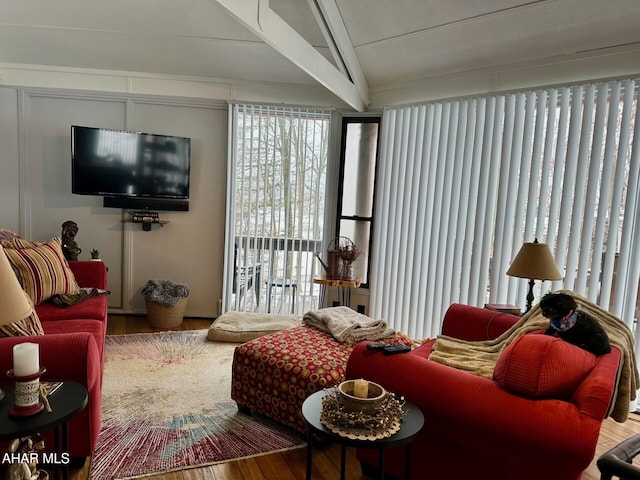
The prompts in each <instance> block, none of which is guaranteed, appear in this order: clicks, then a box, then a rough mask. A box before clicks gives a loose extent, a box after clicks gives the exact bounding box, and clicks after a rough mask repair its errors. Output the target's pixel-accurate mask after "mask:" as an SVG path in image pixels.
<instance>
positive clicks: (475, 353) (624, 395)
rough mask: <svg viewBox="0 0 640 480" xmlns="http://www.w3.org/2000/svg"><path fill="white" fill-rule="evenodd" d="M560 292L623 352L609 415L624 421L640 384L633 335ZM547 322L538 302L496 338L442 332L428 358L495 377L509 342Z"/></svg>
mask: <svg viewBox="0 0 640 480" xmlns="http://www.w3.org/2000/svg"><path fill="white" fill-rule="evenodd" d="M561 293H566V294H569V295H571V296H572V297H574V298H575V300H576V302H577V303H578V305H579V306H580V309H581V310H583V311H585V312H587V313H589V314H590V315H592V316H593V317H595V318H597V319H598V320H599V321H600V323H601V324H602V327H603V328H604V329H605V331H606V332H607V334H608V335H609V341H610V343H611V345H615V346H616V347H618V348H619V349H620V350H621V352H622V362H621V365H620V371H619V375H618V384H617V386H616V390H615V391H614V394H613V399H612V404H611V407H610V409H609V416H611V417H612V418H613V419H614V420H616V421H618V422H624V421H625V420H626V419H627V417H628V414H629V402H631V401H632V400H634V399H635V398H636V390H637V389H638V384H639V377H638V369H637V366H636V357H635V352H634V341H633V335H632V334H631V331H630V330H629V328H628V327H627V326H626V325H625V324H624V323H623V322H622V320H620V319H619V318H617V317H615V316H614V315H612V314H611V313H609V312H608V311H606V310H604V309H602V308H601V307H600V306H598V305H596V304H594V303H592V302H590V301H589V300H587V299H586V298H584V297H582V296H580V295H578V294H576V293H574V292H570V291H561ZM548 326H549V320H548V319H547V318H545V317H543V316H542V312H541V311H540V306H539V305H535V306H534V307H533V308H532V309H531V310H530V311H529V312H527V313H526V314H525V315H524V316H523V317H522V318H521V319H520V320H519V321H518V322H517V323H516V324H515V325H514V326H513V327H511V328H510V329H509V330H507V331H506V332H505V333H503V334H502V335H500V336H499V337H498V338H495V339H493V340H486V341H479V342H469V341H465V340H460V339H457V338H453V337H448V336H446V335H440V336H439V337H438V338H437V339H436V342H435V344H434V346H433V352H432V353H431V356H430V357H429V359H430V360H433V361H435V362H438V363H442V364H444V365H449V366H451V367H454V368H457V369H460V370H466V371H468V372H471V373H474V374H476V375H480V376H483V377H486V378H492V377H493V369H494V367H495V364H496V362H497V360H498V357H499V356H500V353H501V352H502V350H504V349H505V348H506V347H507V345H509V344H510V343H511V342H513V341H514V340H515V339H517V338H518V337H520V336H521V335H524V334H525V333H530V332H534V331H536V330H546V329H547V327H548Z"/></svg>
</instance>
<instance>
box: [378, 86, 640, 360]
mask: <svg viewBox="0 0 640 480" xmlns="http://www.w3.org/2000/svg"><path fill="white" fill-rule="evenodd" d="M637 98H638V80H632V79H629V80H623V81H610V82H603V83H598V84H584V85H574V86H563V87H558V88H545V89H540V90H536V91H523V92H513V93H508V94H497V95H487V96H484V97H477V98H461V99H453V100H443V101H438V102H431V103H428V104H423V105H413V106H405V107H394V108H388V109H386V110H385V111H384V113H383V122H382V131H381V135H380V136H381V146H380V160H379V165H378V174H377V180H376V205H375V208H376V215H375V230H374V235H376V241H375V242H374V251H373V252H372V256H374V259H375V262H374V263H373V264H372V270H371V272H370V278H371V287H370V288H371V300H370V308H371V316H373V317H375V318H384V319H385V320H387V321H388V322H389V324H390V325H391V326H392V327H393V328H396V329H398V330H401V331H403V332H404V333H407V334H408V335H409V336H411V337H414V338H424V337H434V336H436V335H437V334H438V333H440V330H441V321H442V318H443V316H444V313H445V311H446V309H447V308H448V307H449V305H451V304H452V303H454V302H459V303H466V304H471V305H478V306H482V305H483V304H484V303H485V302H487V300H489V301H490V302H492V303H493V302H497V303H511V304H515V305H517V306H519V307H521V308H523V307H524V299H525V295H526V290H527V282H526V281H524V280H521V279H515V278H511V277H508V276H507V275H506V274H505V272H506V271H507V269H508V268H509V265H510V263H511V261H512V260H513V258H514V256H515V254H516V252H517V251H518V250H519V248H520V246H521V245H522V243H523V242H531V241H533V240H534V238H537V239H538V240H539V241H540V242H544V243H547V244H549V246H550V247H551V251H552V253H553V254H554V256H555V260H556V263H557V264H558V266H559V268H560V271H561V272H563V273H564V279H563V281H561V282H553V283H551V284H550V283H548V282H545V283H544V284H542V282H536V287H537V291H536V292H535V294H536V300H538V299H539V298H540V295H541V293H543V291H545V292H546V291H548V290H557V289H561V288H563V289H568V290H572V291H574V292H576V293H578V294H580V295H582V296H584V297H586V298H588V299H589V300H590V301H592V302H594V303H597V304H599V305H601V306H602V307H603V308H605V309H607V310H609V311H611V312H612V313H613V314H614V315H616V316H618V317H620V318H621V319H622V320H623V321H624V322H625V323H626V324H627V326H629V327H630V328H632V329H633V328H634V324H635V321H636V318H637V317H638V315H639V314H640V303H638V301H637V297H638V278H639V276H640V228H639V226H640V184H639V182H638V178H640V123H638V118H639V117H638V113H639V111H640V110H639V109H640V106H639V105H638V101H637ZM638 352H639V353H640V347H638Z"/></svg>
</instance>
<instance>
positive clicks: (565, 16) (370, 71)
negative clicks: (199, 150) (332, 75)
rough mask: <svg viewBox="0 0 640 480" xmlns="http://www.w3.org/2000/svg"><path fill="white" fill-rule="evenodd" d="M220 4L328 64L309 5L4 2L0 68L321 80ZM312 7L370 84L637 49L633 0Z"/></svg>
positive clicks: (298, 0) (435, 0) (282, 0)
mask: <svg viewBox="0 0 640 480" xmlns="http://www.w3.org/2000/svg"><path fill="white" fill-rule="evenodd" d="M226 1H229V2H237V3H236V4H247V5H252V4H255V5H257V4H258V2H259V1H261V5H265V4H266V5H267V6H268V7H270V8H271V10H272V11H273V12H275V14H277V15H278V16H279V17H280V18H281V19H282V20H284V21H285V22H286V23H288V24H289V25H290V26H291V27H292V28H293V29H294V30H295V31H296V32H298V33H299V34H300V35H301V36H302V37H304V39H305V40H306V41H307V42H309V43H310V44H311V45H312V46H313V47H315V50H316V51H317V52H319V53H320V54H321V55H322V56H323V57H324V58H326V59H328V60H329V61H330V62H332V63H335V62H334V60H333V56H332V54H331V52H330V50H329V48H328V47H327V41H326V40H325V37H324V36H323V34H322V32H321V29H320V27H319V26H318V23H317V22H316V19H315V17H314V15H313V13H312V8H311V7H310V3H312V2H313V1H314V0H271V1H268V0H108V1H105V0H100V1H97V0H1V1H0V63H5V64H29V65H45V66H57V67H77V68H90V69H101V70H103V69H109V70H110V69H113V70H119V71H129V72H147V73H154V74H171V75H188V76H198V77H210V78H216V79H230V80H237V81H262V82H285V83H301V84H317V82H318V80H317V78H313V77H312V76H310V75H309V74H307V73H306V72H305V70H304V69H303V68H300V65H299V63H300V62H296V61H295V60H294V61H291V60H289V59H288V58H286V57H285V55H286V52H284V53H278V51H277V50H276V49H274V48H272V46H271V45H270V44H268V43H267V42H265V41H264V39H263V37H262V36H261V35H257V34H255V33H254V32H252V31H251V30H250V29H249V28H247V27H246V26H245V24H246V23H241V22H239V21H238V20H237V16H235V15H234V16H232V15H231V14H230V13H229V12H228V11H227V9H225V7H224V6H223V4H225V3H226ZM316 1H318V2H319V3H321V4H322V3H324V4H327V3H329V4H330V5H333V3H332V2H334V3H335V6H337V11H338V13H339V18H340V20H341V21H342V22H343V23H344V26H345V27H346V31H347V33H348V40H349V41H350V43H351V44H352V45H353V51H354V52H355V56H356V58H357V61H358V62H359V65H360V67H361V69H362V72H363V74H364V79H365V81H366V84H368V88H370V89H380V88H385V87H389V86H393V85H398V84H403V83H407V82H416V81H420V80H425V79H428V78H429V77H437V76H446V75H454V74H462V73H464V72H470V71H474V70H478V69H486V68H494V67H504V66H508V65H511V64H522V63H523V62H524V63H526V62H536V61H541V60H544V59H550V58H551V59H552V58H556V57H559V58H561V57H562V56H566V55H571V54H575V53H579V52H594V51H595V52H597V51H598V50H604V49H609V48H611V47H616V46H621V45H630V44H640V0H538V1H526V0H316ZM251 16H252V15H248V17H251ZM248 19H249V20H253V19H252V18H248ZM332 26H333V27H335V20H334V21H333V25H332ZM280 51H282V50H280ZM296 63H298V65H297V64H296ZM309 63H311V64H315V63H318V62H317V61H316V59H310V60H309ZM312 66H313V65H312ZM320 83H322V82H320Z"/></svg>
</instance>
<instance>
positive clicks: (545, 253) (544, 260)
mask: <svg viewBox="0 0 640 480" xmlns="http://www.w3.org/2000/svg"><path fill="white" fill-rule="evenodd" d="M507 275H509V276H511V277H520V278H529V279H535V280H562V275H561V274H560V271H559V270H558V266H557V265H556V262H555V260H554V259H553V255H551V250H549V246H548V245H547V244H546V243H538V242H537V241H536V242H533V243H525V244H523V245H522V247H520V251H519V252H518V254H517V255H516V258H514V259H513V263H511V266H510V267H509V270H507Z"/></svg>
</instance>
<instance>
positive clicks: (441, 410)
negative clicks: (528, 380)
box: [346, 305, 621, 480]
mask: <svg viewBox="0 0 640 480" xmlns="http://www.w3.org/2000/svg"><path fill="white" fill-rule="evenodd" d="M517 320H518V317H515V316H511V315H506V314H496V312H493V311H489V310H485V309H481V308H476V307H469V306H464V305H452V306H451V307H450V308H449V310H448V311H447V313H446V316H445V318H444V323H443V334H446V335H449V336H456V337H457V338H462V339H465V340H484V339H489V338H494V337H496V336H498V335H499V334H501V333H502V332H504V331H506V330H507V329H508V328H509V327H510V326H511V325H513V324H514V323H515V322H516V321H517ZM549 338H552V337H549ZM558 340H559V339H558ZM432 345H433V341H431V342H429V343H427V344H425V345H422V346H421V347H419V348H417V349H415V350H414V351H412V352H411V353H406V354H398V355H392V356H384V355H382V354H380V353H378V352H372V351H368V350H367V349H366V342H362V343H360V344H359V345H357V346H356V348H355V350H354V351H353V353H352V354H351V356H350V357H349V361H348V363H347V372H346V375H347V378H360V377H363V378H367V379H369V380H372V381H375V382H377V383H379V384H381V385H383V386H384V387H385V388H387V389H388V390H390V391H393V392H395V393H396V394H399V395H404V396H405V397H406V398H407V399H409V400H411V401H412V402H414V403H415V404H416V405H417V406H419V407H420V409H421V410H422V412H423V414H424V416H425V427H424V430H423V431H422V433H421V434H420V436H419V437H418V438H417V439H416V441H415V442H414V444H413V447H412V448H413V450H412V455H411V459H412V462H411V465H410V472H411V478H426V477H429V478H452V479H463V478H474V479H492V480H496V479H505V480H511V479H514V478H517V479H519V480H527V479H531V480H534V479H535V480H539V479H542V478H544V479H545V480H550V479H558V480H570V479H571V480H574V479H579V478H580V477H581V476H582V472H583V471H584V469H585V468H587V466H588V465H589V463H590V462H591V460H592V458H593V456H594V453H595V448H596V444H597V441H598V436H599V431H600V425H601V423H602V420H603V419H604V418H605V417H606V415H607V411H608V407H609V404H610V402H611V398H612V395H613V392H614V388H615V382H616V376H617V371H618V366H619V363H620V357H621V353H620V350H618V349H617V348H613V350H612V352H611V353H609V354H607V355H603V356H601V357H597V359H596V360H593V362H594V363H595V365H594V366H593V368H592V369H591V370H590V372H589V373H588V374H587V375H586V377H585V378H584V379H583V380H582V382H581V383H580V384H579V386H578V387H577V388H576V389H575V391H574V393H573V394H572V395H571V397H570V398H565V399H558V398H549V397H536V398H532V397H530V396H525V395H518V394H514V393H511V392H509V391H507V390H506V389H504V388H503V387H502V386H501V385H500V384H499V383H498V382H497V381H494V380H491V379H488V378H484V377H480V376H476V375H473V374H470V373H467V372H464V371H460V370H456V369H454V368H451V367H448V366H445V365H442V364H440V363H436V362H434V361H430V360H429V359H428V357H429V354H430V353H431V347H432ZM571 347H573V346H571ZM574 348H577V347H574ZM589 355H590V354H589ZM357 455H358V458H359V459H360V461H361V463H362V464H363V468H364V469H367V470H372V469H374V468H375V466H376V465H377V453H376V452H372V451H370V450H359V451H358V453H357ZM404 458H405V457H404V449H396V450H389V451H388V452H387V453H386V457H385V462H386V463H385V471H386V472H387V473H389V474H391V475H393V476H394V477H395V478H404V463H403V460H404Z"/></svg>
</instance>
